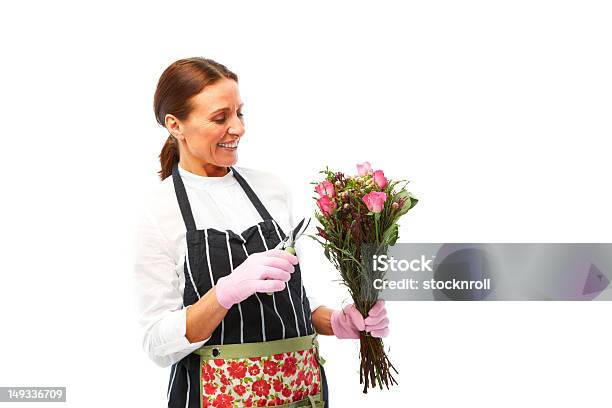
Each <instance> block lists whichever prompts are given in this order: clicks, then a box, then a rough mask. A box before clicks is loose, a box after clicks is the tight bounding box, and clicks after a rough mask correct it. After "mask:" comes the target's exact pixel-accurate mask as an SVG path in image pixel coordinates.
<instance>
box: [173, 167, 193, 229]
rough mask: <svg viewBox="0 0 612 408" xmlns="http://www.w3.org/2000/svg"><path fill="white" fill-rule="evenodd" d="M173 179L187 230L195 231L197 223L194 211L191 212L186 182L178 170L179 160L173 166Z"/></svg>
mask: <svg viewBox="0 0 612 408" xmlns="http://www.w3.org/2000/svg"><path fill="white" fill-rule="evenodd" d="M172 181H173V182H174V192H175V193H176V199H177V200H178V204H179V207H180V209H181V214H182V215H183V221H185V226H186V227H187V231H195V230H196V224H195V221H194V219H193V213H192V212H191V205H190V204H189V199H188V198H187V191H185V184H184V183H183V179H182V178H181V175H180V174H179V171H178V162H177V163H174V166H172Z"/></svg>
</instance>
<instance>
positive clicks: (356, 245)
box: [311, 162, 418, 393]
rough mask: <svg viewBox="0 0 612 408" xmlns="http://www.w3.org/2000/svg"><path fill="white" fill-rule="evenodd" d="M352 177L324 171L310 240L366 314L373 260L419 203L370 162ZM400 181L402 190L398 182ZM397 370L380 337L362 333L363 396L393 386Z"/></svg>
mask: <svg viewBox="0 0 612 408" xmlns="http://www.w3.org/2000/svg"><path fill="white" fill-rule="evenodd" d="M357 172H358V174H357V175H356V176H347V175H345V174H343V173H341V172H333V171H331V170H329V169H328V168H326V169H325V170H323V171H320V172H319V173H323V174H324V175H325V179H324V180H323V181H321V182H313V183H311V184H314V185H316V187H315V191H316V193H317V194H318V197H313V198H314V199H316V200H317V206H318V210H317V211H316V212H315V217H316V219H317V220H318V221H319V223H320V225H321V226H320V227H319V226H318V227H317V234H316V236H311V238H313V239H315V240H316V241H317V242H319V244H321V245H322V246H323V248H324V250H325V256H326V257H327V259H329V261H330V262H331V263H332V264H333V265H334V267H335V268H336V269H337V270H338V271H339V272H340V275H341V282H342V284H344V285H345V286H346V287H347V288H348V291H349V293H350V295H351V297H352V299H353V302H354V304H355V307H356V308H357V310H359V312H360V313H361V314H362V315H363V316H364V317H367V316H368V312H369V311H370V308H371V307H372V306H373V305H374V304H375V303H376V301H377V300H378V295H379V292H380V291H379V290H377V289H375V288H374V285H373V282H374V280H375V279H382V278H383V277H382V273H381V272H378V271H374V270H373V267H372V261H371V260H372V257H373V256H379V255H382V254H386V252H387V250H388V246H389V245H393V244H395V242H396V241H397V239H398V236H399V234H398V224H397V222H398V220H399V219H400V217H401V216H402V215H404V214H406V213H407V212H408V210H410V209H411V208H412V207H414V206H415V205H416V204H417V202H418V200H417V199H416V198H414V197H413V196H412V195H411V194H410V193H409V192H408V191H406V189H405V187H406V184H407V183H408V181H405V180H398V181H392V180H388V179H387V178H386V177H385V175H384V172H383V171H382V170H376V171H372V167H371V166H370V163H368V162H365V163H362V164H358V165H357ZM402 181H404V182H405V183H404V184H403V186H401V187H400V186H399V183H400V182H402ZM391 369H393V370H394V371H395V373H397V370H396V369H395V367H393V365H392V364H391V362H390V361H389V358H388V357H387V354H386V353H385V350H384V348H383V342H382V339H381V338H379V337H373V336H371V335H370V334H369V333H367V332H365V331H362V332H361V333H360V370H359V382H360V384H363V383H364V381H365V385H364V389H363V392H364V393H367V390H368V387H369V386H370V385H371V386H372V387H374V386H376V383H378V385H379V387H380V388H381V389H382V387H383V383H384V384H385V386H386V387H387V389H389V384H391V385H393V384H394V383H395V384H397V381H396V380H395V378H393V375H392V374H391ZM375 381H376V382H375Z"/></svg>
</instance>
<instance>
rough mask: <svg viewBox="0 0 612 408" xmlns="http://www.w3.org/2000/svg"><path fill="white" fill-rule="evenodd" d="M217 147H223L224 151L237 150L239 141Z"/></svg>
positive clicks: (220, 144)
mask: <svg viewBox="0 0 612 408" xmlns="http://www.w3.org/2000/svg"><path fill="white" fill-rule="evenodd" d="M217 146H219V147H222V148H224V149H229V150H236V149H237V148H238V141H235V142H231V143H217Z"/></svg>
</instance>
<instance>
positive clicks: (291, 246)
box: [268, 217, 310, 295]
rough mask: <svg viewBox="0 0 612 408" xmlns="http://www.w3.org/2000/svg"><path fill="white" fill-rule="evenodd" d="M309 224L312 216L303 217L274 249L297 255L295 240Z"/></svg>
mask: <svg viewBox="0 0 612 408" xmlns="http://www.w3.org/2000/svg"><path fill="white" fill-rule="evenodd" d="M306 220H308V221H306ZM304 223H306V224H304ZM308 225H310V217H305V218H302V220H301V221H300V222H299V223H298V225H297V227H295V228H294V229H293V231H291V232H290V233H289V235H287V236H286V237H285V238H284V239H283V240H281V242H279V243H278V245H277V246H276V247H275V248H274V249H281V250H284V251H287V252H289V253H290V254H292V255H295V241H297V240H298V238H299V237H301V236H302V234H304V232H306V229H307V228H308ZM268 295H272V293H268Z"/></svg>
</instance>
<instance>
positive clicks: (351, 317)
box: [331, 299, 389, 339]
mask: <svg viewBox="0 0 612 408" xmlns="http://www.w3.org/2000/svg"><path fill="white" fill-rule="evenodd" d="M331 326H332V330H333V332H334V335H335V336H336V337H337V338H339V339H358V338H359V332H360V331H366V332H369V333H370V334H371V335H372V336H373V337H386V336H387V335H388V334H389V327H388V326H389V318H387V309H386V308H385V301H384V300H382V299H381V300H378V301H377V302H376V303H375V304H374V306H372V308H371V309H370V311H369V312H368V317H367V318H365V319H364V318H363V316H362V315H361V313H360V312H359V310H357V308H356V307H355V305H354V304H353V303H351V304H350V305H347V306H345V307H344V308H342V310H334V311H333V312H332V315H331Z"/></svg>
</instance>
